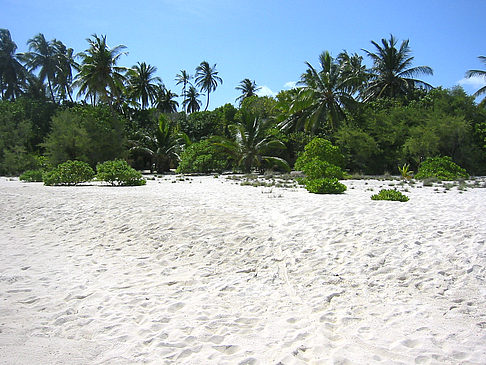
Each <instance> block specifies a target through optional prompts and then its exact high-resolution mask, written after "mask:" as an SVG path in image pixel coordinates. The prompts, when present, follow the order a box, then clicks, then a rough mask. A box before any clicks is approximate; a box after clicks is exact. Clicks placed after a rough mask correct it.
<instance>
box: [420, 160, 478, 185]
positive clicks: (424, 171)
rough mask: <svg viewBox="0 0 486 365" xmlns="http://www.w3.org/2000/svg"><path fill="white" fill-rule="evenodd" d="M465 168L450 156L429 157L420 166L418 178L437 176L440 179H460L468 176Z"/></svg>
mask: <svg viewBox="0 0 486 365" xmlns="http://www.w3.org/2000/svg"><path fill="white" fill-rule="evenodd" d="M468 177H469V175H468V173H467V172H466V170H465V169H463V168H462V167H460V166H459V165H457V164H456V163H454V162H453V161H452V159H451V158H450V157H448V156H444V157H429V158H428V159H426V160H425V161H424V162H422V163H421V164H420V166H419V170H418V173H417V174H416V175H415V178H417V179H427V178H436V179H439V180H458V179H463V178H468Z"/></svg>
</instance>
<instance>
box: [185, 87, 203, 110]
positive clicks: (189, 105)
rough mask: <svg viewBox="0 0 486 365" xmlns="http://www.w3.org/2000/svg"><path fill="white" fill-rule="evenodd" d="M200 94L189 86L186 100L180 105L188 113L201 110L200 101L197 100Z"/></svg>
mask: <svg viewBox="0 0 486 365" xmlns="http://www.w3.org/2000/svg"><path fill="white" fill-rule="evenodd" d="M199 96H200V94H199V93H198V91H197V89H196V88H195V87H194V86H192V85H191V86H189V90H188V91H187V94H186V98H185V99H184V102H183V103H182V105H183V106H184V108H185V109H186V111H187V112H188V113H193V112H197V111H198V110H199V109H200V108H201V101H200V100H199Z"/></svg>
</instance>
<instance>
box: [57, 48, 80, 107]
mask: <svg viewBox="0 0 486 365" xmlns="http://www.w3.org/2000/svg"><path fill="white" fill-rule="evenodd" d="M54 47H55V49H56V57H57V64H56V74H55V83H56V86H57V89H58V94H59V97H60V99H61V100H66V97H69V100H70V101H71V102H74V100H73V97H72V83H73V69H74V70H78V69H79V64H78V63H77V62H76V61H75V59H74V50H73V49H72V48H67V47H66V46H65V45H64V44H63V43H62V42H61V41H58V40H54Z"/></svg>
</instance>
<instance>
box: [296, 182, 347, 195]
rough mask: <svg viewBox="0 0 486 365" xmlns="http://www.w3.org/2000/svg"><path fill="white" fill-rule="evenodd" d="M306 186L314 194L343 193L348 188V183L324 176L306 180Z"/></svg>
mask: <svg viewBox="0 0 486 365" xmlns="http://www.w3.org/2000/svg"><path fill="white" fill-rule="evenodd" d="M305 188H306V189H307V190H308V191H309V192H311V193H314V194H341V193H343V192H344V191H345V190H346V185H344V184H341V183H340V182H339V181H338V179H336V178H324V179H311V180H306V182H305Z"/></svg>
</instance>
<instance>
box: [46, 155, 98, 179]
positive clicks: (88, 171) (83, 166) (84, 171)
mask: <svg viewBox="0 0 486 365" xmlns="http://www.w3.org/2000/svg"><path fill="white" fill-rule="evenodd" d="M93 177H94V171H93V169H92V168H91V167H90V166H89V165H88V164H87V163H86V162H82V161H71V160H69V161H66V162H64V163H62V164H59V165H58V166H57V167H56V168H55V169H54V170H51V171H48V172H46V173H44V174H43V175H42V180H43V181H44V185H77V184H80V183H83V182H86V181H90V180H91V179H93Z"/></svg>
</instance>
